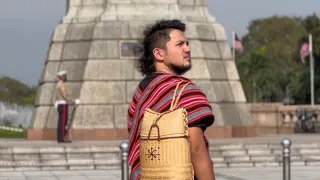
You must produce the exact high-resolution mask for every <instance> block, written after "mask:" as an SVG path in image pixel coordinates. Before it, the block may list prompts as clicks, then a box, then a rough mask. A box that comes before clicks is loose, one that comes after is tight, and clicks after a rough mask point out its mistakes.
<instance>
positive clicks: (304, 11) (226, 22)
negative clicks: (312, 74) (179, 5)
mask: <svg viewBox="0 0 320 180" xmlns="http://www.w3.org/2000/svg"><path fill="white" fill-rule="evenodd" d="M65 5H66V2H65V0H1V5H0V76H10V77H13V78H15V79H18V80H20V81H22V82H24V83H26V84H28V85H36V84H37V82H38V79H39V78H40V75H41V71H42V69H43V67H44V62H45V58H46V53H47V50H48V47H49V42H50V38H51V34H52V32H53V30H54V28H55V27H56V26H57V25H58V23H59V22H60V20H61V19H62V17H63V16H64V13H65ZM207 7H208V9H209V12H210V14H211V15H212V16H214V17H215V18H216V21H217V22H218V23H220V24H222V25H223V26H224V28H225V30H226V33H227V36H228V39H229V40H228V41H229V42H231V32H232V29H234V30H235V31H236V32H237V34H238V35H239V36H240V37H241V36H243V35H244V34H245V33H246V28H247V26H248V23H249V22H250V20H252V19H256V18H263V17H268V16H272V15H288V16H291V15H295V16H306V15H311V14H312V13H314V12H317V11H320V10H319V9H317V8H316V7H318V8H319V7H320V1H319V0H305V1H302V0H207Z"/></svg>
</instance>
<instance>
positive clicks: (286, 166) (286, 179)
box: [120, 138, 292, 180]
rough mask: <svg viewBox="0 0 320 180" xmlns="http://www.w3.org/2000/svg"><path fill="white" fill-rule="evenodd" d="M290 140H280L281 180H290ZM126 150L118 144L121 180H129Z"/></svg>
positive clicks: (124, 145)
mask: <svg viewBox="0 0 320 180" xmlns="http://www.w3.org/2000/svg"><path fill="white" fill-rule="evenodd" d="M291 144H292V142H291V140H290V139H288V138H284V139H283V140H281V145H282V168H283V180H291V161H290V151H291V150H290V148H291ZM128 148H129V145H128V143H127V142H122V143H121V144H120V150H121V180H129V166H128V163H127V160H128Z"/></svg>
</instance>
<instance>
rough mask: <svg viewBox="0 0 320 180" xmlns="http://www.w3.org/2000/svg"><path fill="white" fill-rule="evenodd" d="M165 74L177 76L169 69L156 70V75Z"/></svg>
mask: <svg viewBox="0 0 320 180" xmlns="http://www.w3.org/2000/svg"><path fill="white" fill-rule="evenodd" d="M157 72H158V73H165V74H170V75H177V74H176V73H174V72H173V71H171V70H170V69H169V68H167V67H166V68H156V73H157Z"/></svg>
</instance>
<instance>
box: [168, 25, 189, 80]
mask: <svg viewBox="0 0 320 180" xmlns="http://www.w3.org/2000/svg"><path fill="white" fill-rule="evenodd" d="M163 61H164V64H165V65H166V66H167V67H168V68H170V69H171V70H172V71H174V72H175V73H176V74H178V75H181V74H183V73H185V72H187V71H188V70H190V69H191V54H190V48H189V42H188V40H187V38H186V36H185V35H184V33H183V32H182V31H180V30H172V31H171V32H170V41H168V42H167V50H166V53H165V56H164V60H163Z"/></svg>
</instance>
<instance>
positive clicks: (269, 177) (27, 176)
mask: <svg viewBox="0 0 320 180" xmlns="http://www.w3.org/2000/svg"><path fill="white" fill-rule="evenodd" d="M291 171H292V172H291V173H292V174H291V180H317V179H319V177H320V167H292V168H291ZM120 174H121V173H120V171H119V170H79V171H8V172H0V180H121V175H120ZM216 177H217V180H257V179H261V180H282V168H280V167H277V168H272V167H261V168H216Z"/></svg>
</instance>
